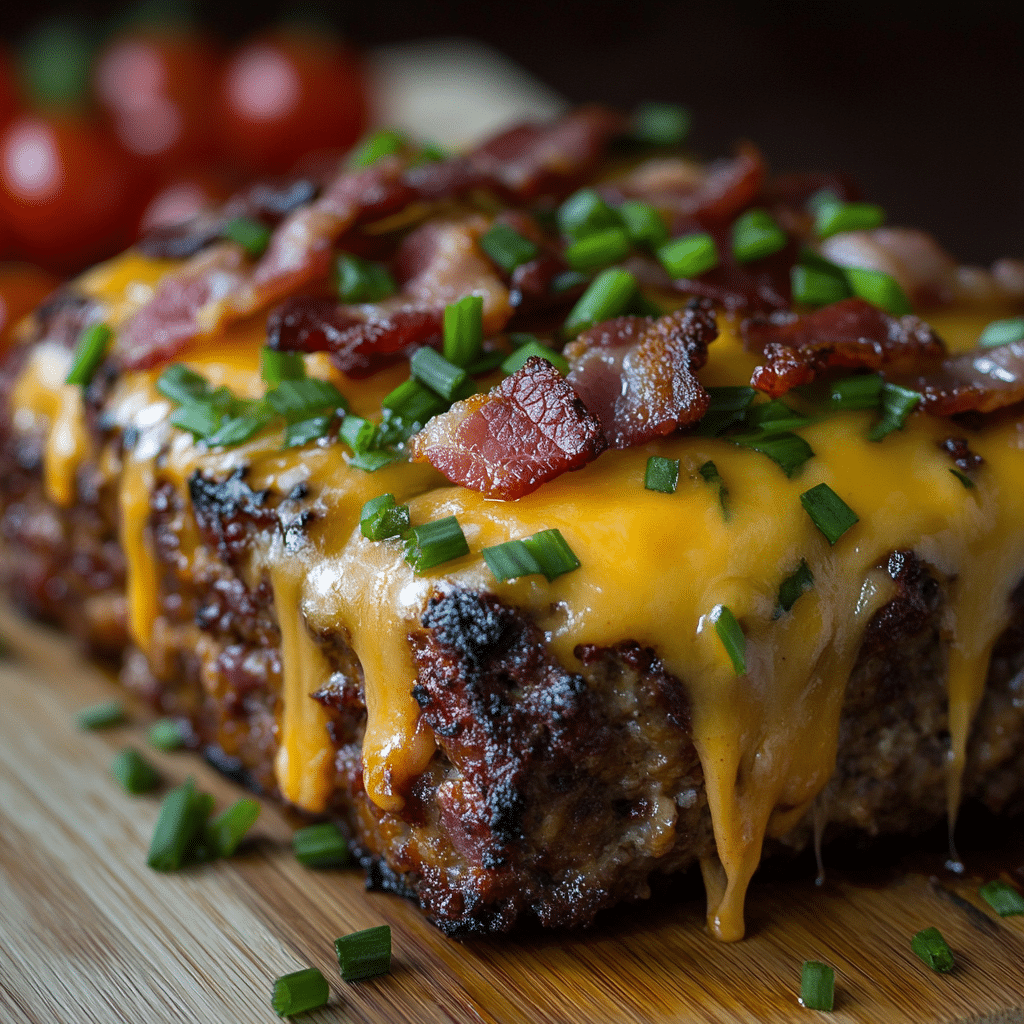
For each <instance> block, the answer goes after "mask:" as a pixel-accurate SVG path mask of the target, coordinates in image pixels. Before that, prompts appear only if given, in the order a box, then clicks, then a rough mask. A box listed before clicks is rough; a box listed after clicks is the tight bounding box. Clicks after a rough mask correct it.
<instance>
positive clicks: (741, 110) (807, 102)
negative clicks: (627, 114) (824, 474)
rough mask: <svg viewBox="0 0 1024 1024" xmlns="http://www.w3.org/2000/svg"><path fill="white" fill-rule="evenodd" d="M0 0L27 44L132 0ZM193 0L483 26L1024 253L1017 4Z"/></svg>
mask: <svg viewBox="0 0 1024 1024" xmlns="http://www.w3.org/2000/svg"><path fill="white" fill-rule="evenodd" d="M2 6H3V8H4V9H3V10H2V11H0V33H2V35H3V37H4V38H5V39H6V40H8V41H16V40H17V38H18V35H19V34H20V33H21V32H23V31H25V30H26V29H27V28H28V27H29V26H30V25H31V24H32V23H33V22H34V21H35V20H36V19H38V18H39V17H41V16H43V15H44V14H46V13H48V12H52V11H55V10H71V11H77V12H79V13H81V14H82V15H83V16H85V17H89V18H91V19H93V20H94V21H96V22H97V23H98V22H99V21H101V20H103V19H109V18H110V17H111V16H113V15H115V14H116V13H117V12H118V11H122V10H123V9H124V6H125V5H124V4H123V3H113V2H111V3H105V2H102V0H99V2H97V0H93V2H89V3H85V2H79V3H77V4H75V3H71V4H56V3H52V2H47V0H44V2H43V3H41V4H37V5H30V4H16V3H14V2H12V0H8V2H6V3H4V4H3V5H2ZM193 6H194V8H195V10H196V11H197V12H198V13H199V14H200V16H201V17H202V18H203V20H204V21H205V22H206V23H207V24H208V25H210V26H211V27H212V28H214V29H215V30H216V31H217V32H219V33H220V34H221V35H222V36H223V37H224V38H225V39H227V40H231V39H236V38H238V37H240V36H242V35H244V34H246V33H248V32H251V31H253V30H256V29H258V28H260V27H262V26H264V25H267V24H269V23H271V22H272V21H274V20H275V19H276V18H279V17H280V16H281V15H283V14H286V13H289V12H291V13H295V12H296V11H297V10H300V9H301V10H305V11H315V12H316V13H317V14H319V15H320V16H322V17H325V18H327V19H328V20H330V21H331V22H333V23H334V25H335V26H336V27H338V28H339V29H340V30H341V31H343V32H344V33H345V34H346V35H347V36H348V37H349V38H350V39H351V40H352V41H353V42H355V43H356V44H358V45H360V46H378V45H381V44H385V43H389V42H398V41H404V40H411V39H421V38H425V37H430V36H443V35H462V36H469V37H472V38H475V39H477V40H480V41H482V42H485V43H488V44H490V45H492V46H495V47H497V48H499V49H501V50H502V51H504V52H505V53H506V54H507V55H508V56H510V57H512V58H513V59H515V60H517V61H518V62H519V63H520V64H522V65H523V66H524V67H526V68H527V69H529V70H530V71H531V72H532V73H533V74H534V75H536V76H537V77H538V78H540V79H541V80H543V81H544V82H546V83H547V84H548V85H549V86H551V87H552V88H554V89H556V90H557V91H559V92H561V93H562V94H564V95H565V96H567V97H568V98H570V99H571V100H579V101H582V100H599V101H604V102H608V103H612V104H617V105H621V106H630V105H632V104H634V103H636V102H637V101H639V100H642V99H646V98H655V99H663V100H675V101H680V102H683V103H686V104H687V105H688V106H690V107H691V109H692V110H693V112H694V114H695V126H696V127H695V133H694V136H693V142H694V145H695V146H696V148H697V149H698V150H699V151H700V152H701V153H702V154H703V155H706V156H714V155H720V154H722V153H726V152H728V151H729V149H730V147H731V145H732V144H733V143H734V142H735V141H736V140H737V139H740V138H751V139H753V140H755V141H757V142H758V143H759V144H760V145H761V146H762V147H763V149H764V150H765V152H766V153H767V155H768V158H769V160H770V163H771V165H772V167H773V168H775V169H776V170H796V169H812V168H815V169H843V170H845V171H847V172H849V173H850V174H852V175H853V176H854V177H855V178H856V179H857V180H858V181H859V182H860V183H861V184H862V186H863V187H864V189H865V191H866V193H867V194H868V196H869V197H870V198H872V199H875V200H877V201H878V202H881V203H882V204H883V205H884V206H885V207H886V208H887V210H888V211H889V214H890V219H891V221H893V222H897V223H907V224H915V225H919V226H922V227H927V228H929V229H930V230H932V231H933V232H934V233H935V234H936V235H937V236H938V238H939V240H940V241H941V242H942V243H943V244H944V245H946V246H947V248H949V249H950V250H951V251H952V252H954V254H956V255H957V256H959V257H961V258H962V259H965V260H968V261H974V262H983V263H987V262H990V261H991V260H992V259H994V258H996V257H998V256H1003V255H1012V256H1017V257H1020V256H1024V2H1020V0H1018V2H1016V3H1009V2H994V0H967V2H964V3H958V4H953V3H932V4H930V5H927V6H925V5H923V4H922V5H920V6H918V5H916V4H915V5H910V4H907V3H905V2H902V0H898V2H890V3H883V2H880V0H858V2H857V3H851V4H835V3H827V2H824V3H817V4H804V3H788V4H787V3H774V4H766V3H753V2H735V0H734V2H731V3H729V2H723V3H712V2H708V0H700V2H695V3H686V2H681V3H669V2H661V3H654V2H645V0H632V2H627V0H606V2H603V3H597V2H591V3H585V2H581V0H563V2H559V0H546V2H536V0H521V2H518V3H515V2H513V3H508V4H489V3H485V2H482V0H477V2H472V3H471V2H449V3H418V2H413V0H362V2H359V3H355V2H338V3H334V4H331V5H324V4H314V3H307V4H306V5H305V6H304V7H301V8H300V7H299V6H298V5H296V4H294V3H292V4H285V3H271V2H266V0H256V2H250V3H240V2H233V0H222V2H219V3H217V2H212V0H200V2H197V3H195V4H194V5H193Z"/></svg>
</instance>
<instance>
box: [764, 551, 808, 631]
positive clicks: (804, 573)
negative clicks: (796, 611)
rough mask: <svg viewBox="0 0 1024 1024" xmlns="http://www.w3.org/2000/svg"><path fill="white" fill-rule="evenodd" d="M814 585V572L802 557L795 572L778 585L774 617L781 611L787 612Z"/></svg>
mask: <svg viewBox="0 0 1024 1024" xmlns="http://www.w3.org/2000/svg"><path fill="white" fill-rule="evenodd" d="M813 586H814V573H812V572H811V569H810V566H808V564H807V562H806V561H805V560H804V559H802V558H801V559H800V565H799V566H797V569H796V571H795V572H793V573H791V574H790V575H789V576H787V577H786V578H785V579H784V580H783V581H782V583H781V584H780V585H779V600H778V605H777V607H776V609H775V615H774V616H773V617H774V618H776V619H777V618H778V617H779V616H780V615H781V614H782V613H783V612H788V611H789V610H790V609H791V608H792V607H793V605H795V604H796V602H797V599H798V598H799V597H800V596H801V595H802V594H804V593H806V592H807V591H808V590H810V589H811V587H813Z"/></svg>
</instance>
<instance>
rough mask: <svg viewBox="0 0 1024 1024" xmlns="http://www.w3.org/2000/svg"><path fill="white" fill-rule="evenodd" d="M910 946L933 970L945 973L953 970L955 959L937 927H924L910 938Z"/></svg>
mask: <svg viewBox="0 0 1024 1024" xmlns="http://www.w3.org/2000/svg"><path fill="white" fill-rule="evenodd" d="M910 948H911V949H912V950H913V951H914V952H915V953H916V954H917V955H918V956H919V957H920V958H921V959H922V960H923V961H924V962H925V963H926V964H927V965H928V966H929V967H930V968H931V969H932V970H933V971H938V972H939V973H940V974H946V973H948V972H949V971H951V970H953V968H954V967H955V966H956V961H955V960H954V959H953V952H952V950H951V949H950V948H949V946H948V945H947V944H946V940H945V939H944V938H943V937H942V933H941V932H940V931H939V929H938V928H925V929H924V930H923V931H919V932H918V933H917V934H916V935H915V936H914V937H913V938H912V939H911V940H910Z"/></svg>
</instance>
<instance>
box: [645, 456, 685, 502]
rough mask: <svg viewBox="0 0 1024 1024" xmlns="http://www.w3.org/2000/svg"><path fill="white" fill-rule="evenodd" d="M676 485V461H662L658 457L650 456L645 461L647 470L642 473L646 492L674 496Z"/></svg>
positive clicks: (677, 462) (677, 476) (677, 463)
mask: <svg viewBox="0 0 1024 1024" xmlns="http://www.w3.org/2000/svg"><path fill="white" fill-rule="evenodd" d="M678 485H679V460H678V459H663V458H662V457H661V456H660V455H652V456H651V457H650V458H649V459H648V460H647V469H646V471H645V472H644V487H645V488H646V489H647V490H649V491H660V492H661V493H662V494H675V492H676V487H677V486H678Z"/></svg>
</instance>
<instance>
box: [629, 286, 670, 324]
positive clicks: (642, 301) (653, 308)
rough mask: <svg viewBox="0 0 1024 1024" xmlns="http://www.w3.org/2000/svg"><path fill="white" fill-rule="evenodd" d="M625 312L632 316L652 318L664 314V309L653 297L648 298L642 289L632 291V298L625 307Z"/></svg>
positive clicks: (654, 318) (655, 318)
mask: <svg viewBox="0 0 1024 1024" xmlns="http://www.w3.org/2000/svg"><path fill="white" fill-rule="evenodd" d="M625 312H626V313H628V314H631V315H632V316H649V317H650V318H651V319H652V320H657V319H658V317H660V316H664V314H665V310H663V309H662V308H661V306H659V305H658V303H657V302H655V301H654V300H653V299H649V298H648V297H647V296H646V295H644V293H643V292H642V291H639V290H638V291H636V292H634V293H633V298H632V300H631V301H630V303H629V305H628V306H627V307H626V309H625Z"/></svg>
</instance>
